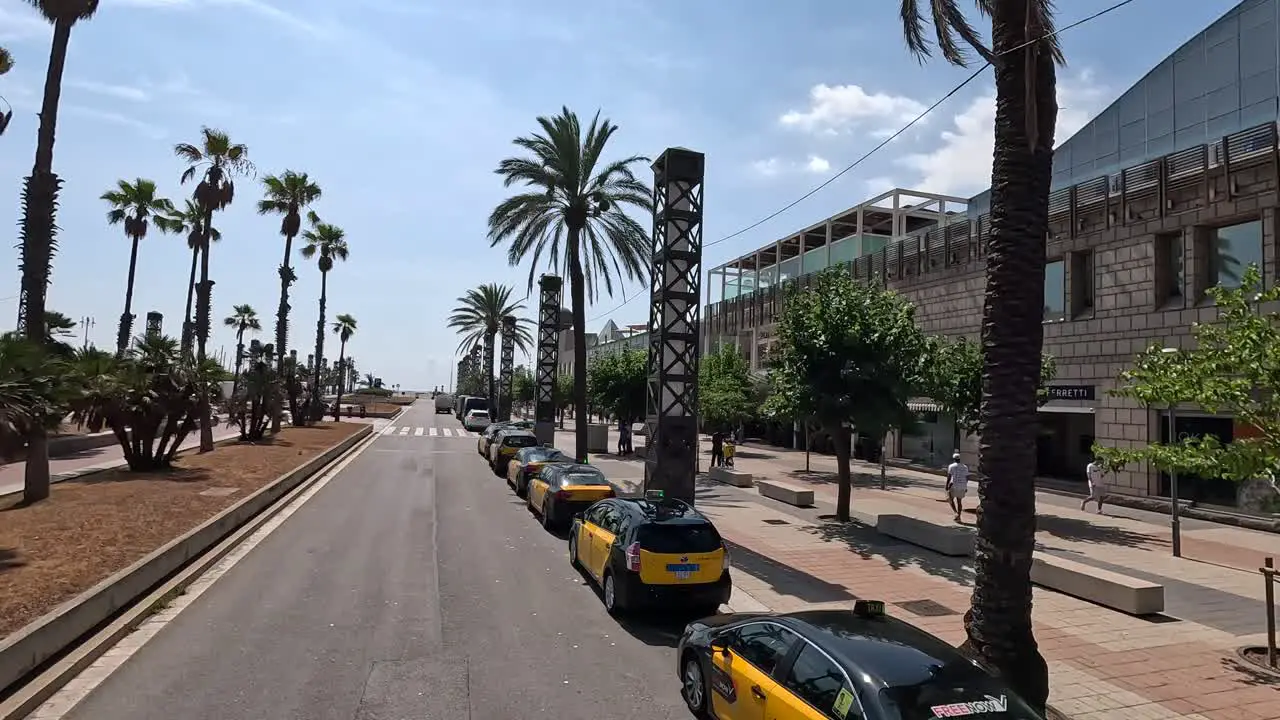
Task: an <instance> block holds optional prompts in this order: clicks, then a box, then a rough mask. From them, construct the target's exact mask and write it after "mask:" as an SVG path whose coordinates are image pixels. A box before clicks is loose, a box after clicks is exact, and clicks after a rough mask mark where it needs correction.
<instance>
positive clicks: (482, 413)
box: [467, 410, 489, 418]
mask: <svg viewBox="0 0 1280 720" xmlns="http://www.w3.org/2000/svg"><path fill="white" fill-rule="evenodd" d="M467 414H468V415H470V416H471V417H473V418H488V417H489V412H488V411H487V410H472V411H471V412H469V413H467Z"/></svg>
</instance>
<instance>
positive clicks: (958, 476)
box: [947, 452, 969, 522]
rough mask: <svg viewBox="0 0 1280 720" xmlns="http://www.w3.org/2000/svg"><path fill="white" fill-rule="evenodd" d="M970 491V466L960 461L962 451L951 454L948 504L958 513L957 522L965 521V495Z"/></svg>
mask: <svg viewBox="0 0 1280 720" xmlns="http://www.w3.org/2000/svg"><path fill="white" fill-rule="evenodd" d="M968 492H969V466H968V465H965V464H964V463H962V462H960V453H958V452H957V453H955V454H953V455H952V456H951V464H950V465H948V466H947V504H948V505H950V506H951V509H952V510H953V511H954V512H955V514H956V522H964V520H962V519H961V513H963V512H964V496H965V494H966V493H968Z"/></svg>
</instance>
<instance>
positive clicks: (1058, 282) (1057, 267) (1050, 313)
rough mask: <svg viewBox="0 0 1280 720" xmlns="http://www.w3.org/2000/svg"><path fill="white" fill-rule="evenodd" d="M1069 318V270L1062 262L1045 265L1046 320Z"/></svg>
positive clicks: (1057, 261) (1056, 261)
mask: <svg viewBox="0 0 1280 720" xmlns="http://www.w3.org/2000/svg"><path fill="white" fill-rule="evenodd" d="M1066 318H1067V268H1066V264H1065V263H1064V262H1063V261H1061V260H1053V261H1051V262H1047V263H1045V265H1044V320H1045V322H1053V321H1056V320H1065V319H1066Z"/></svg>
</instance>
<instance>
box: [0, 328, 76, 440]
mask: <svg viewBox="0 0 1280 720" xmlns="http://www.w3.org/2000/svg"><path fill="white" fill-rule="evenodd" d="M73 356H74V351H73ZM69 385H70V383H69V382H68V365H67V358H66V357H63V356H61V355H57V354H54V353H51V352H50V351H49V349H48V345H46V344H42V343H33V342H31V341H30V340H28V339H26V338H25V337H23V336H22V335H20V334H18V333H13V332H10V333H5V334H4V335H3V336H0V453H3V456H4V457H5V458H15V457H16V456H17V453H19V452H20V451H21V450H22V448H23V446H24V445H25V444H26V440H27V437H29V436H30V434H31V433H32V432H33V431H34V430H35V429H36V428H37V426H39V427H41V428H45V429H48V430H52V429H54V428H56V427H57V426H58V424H59V423H60V421H61V420H62V418H63V417H64V416H65V415H66V413H67V410H68V406H67V404H66V402H67V400H68V394H67V391H68V388H69Z"/></svg>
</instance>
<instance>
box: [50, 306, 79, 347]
mask: <svg viewBox="0 0 1280 720" xmlns="http://www.w3.org/2000/svg"><path fill="white" fill-rule="evenodd" d="M75 334H76V321H75V320H72V319H71V318H69V317H67V316H66V315H64V314H62V313H60V312H58V311H57V310H46V311H45V313H44V346H45V349H46V350H47V351H48V352H49V354H50V355H53V356H55V357H60V358H63V359H69V358H71V357H73V356H74V355H75V354H76V349H75V347H73V346H72V344H71V342H70V341H71V340H72V338H74V337H75Z"/></svg>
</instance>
